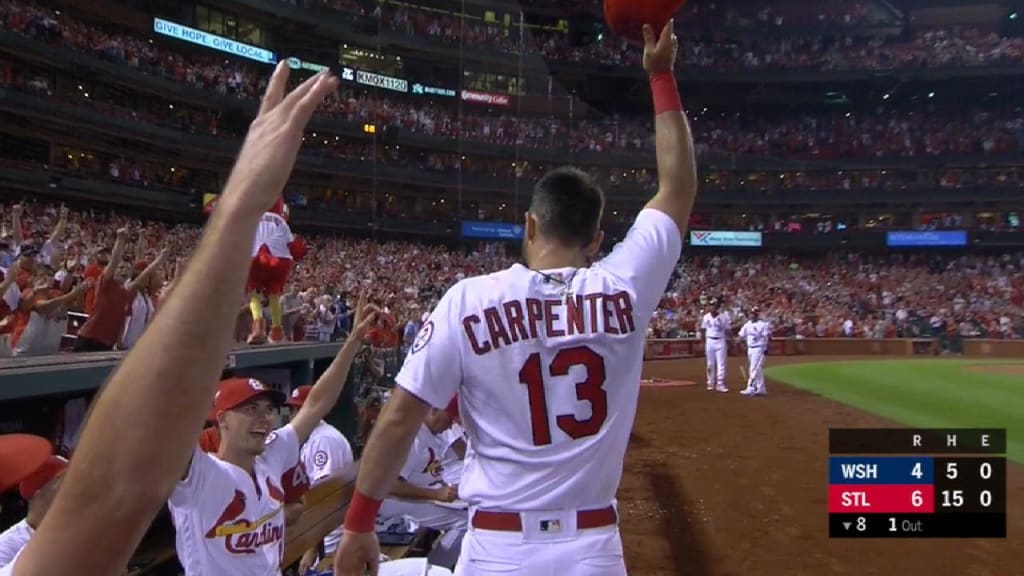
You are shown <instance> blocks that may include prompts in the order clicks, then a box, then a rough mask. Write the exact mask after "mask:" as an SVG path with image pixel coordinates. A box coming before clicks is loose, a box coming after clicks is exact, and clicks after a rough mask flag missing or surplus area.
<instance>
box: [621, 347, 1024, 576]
mask: <svg viewBox="0 0 1024 576" xmlns="http://www.w3.org/2000/svg"><path fill="white" fill-rule="evenodd" d="M832 359H835V358H824V357H797V358H792V359H789V358H782V357H779V358H773V359H771V360H770V362H771V364H772V365H779V364H782V363H786V362H795V361H799V362H807V361H825V360H832ZM842 359H844V360H849V359H850V358H849V357H844V358H842ZM873 359H875V360H877V359H879V358H878V357H873ZM738 360H739V359H738V358H730V363H729V382H728V384H729V386H730V388H731V389H732V392H731V393H729V394H718V393H713V392H708V391H707V390H705V389H704V386H703V385H699V384H700V383H701V382H703V380H704V366H705V364H704V359H703V358H697V359H692V360H676V361H662V362H657V363H651V364H648V366H647V368H646V369H645V376H648V377H651V376H653V377H661V378H671V379H688V380H695V381H697V382H698V385H697V386H687V387H682V388H642V389H641V391H640V405H639V409H638V413H637V420H636V425H635V426H634V429H633V437H632V439H631V442H630V445H629V450H628V452H627V456H626V465H625V473H624V476H623V480H622V487H621V489H620V491H619V508H620V511H621V513H622V534H623V541H624V545H625V548H626V563H627V566H628V568H629V573H630V574H634V575H636V576H655V575H659V576H660V575H665V576H668V575H673V576H676V575H678V576H829V575H843V574H857V575H859V576H868V575H878V576H889V575H899V576H918V575H920V576H933V575H934V576H940V575H941V576H949V575H956V576H1013V575H1021V574H1024V545H1022V544H1021V542H1020V538H1022V537H1024V505H1022V504H1021V503H1024V469H1022V467H1021V466H1019V465H1016V464H1014V463H1012V462H1011V463H1010V464H1009V465H1008V468H1009V471H1008V479H1007V502H1008V504H1007V512H1008V519H1007V530H1008V538H1006V539H1005V540H944V539H936V540H909V539H898V540H853V539H847V540H842V539H836V540H830V539H829V537H828V498H827V497H828V429H829V428H830V427H879V428H882V427H898V426H900V425H899V424H898V423H896V422H892V421H889V420H884V419H882V418H878V417H875V416H873V415H871V414H868V413H865V412H862V411H860V410H857V409H855V408H850V407H847V406H845V405H842V404H839V403H836V402H833V401H831V400H827V399H825V398H821V397H819V396H815V395H813V394H810V393H808V392H804V391H802V390H798V389H795V388H790V387H787V386H783V385H780V384H778V383H775V382H771V381H769V383H768V394H769V396H767V397H764V398H747V397H744V396H741V395H739V394H738V391H739V390H740V389H741V388H742V383H741V382H740V380H741V376H740V373H739V364H738V363H737V362H738Z"/></svg>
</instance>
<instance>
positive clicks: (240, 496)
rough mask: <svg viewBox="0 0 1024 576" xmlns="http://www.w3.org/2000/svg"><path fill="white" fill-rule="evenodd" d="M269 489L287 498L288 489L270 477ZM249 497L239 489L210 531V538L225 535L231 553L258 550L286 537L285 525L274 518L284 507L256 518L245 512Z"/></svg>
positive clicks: (278, 498)
mask: <svg viewBox="0 0 1024 576" xmlns="http://www.w3.org/2000/svg"><path fill="white" fill-rule="evenodd" d="M267 492H268V494H269V496H270V497H271V498H273V499H274V500H276V501H278V502H283V501H284V493H283V492H282V491H281V489H280V488H278V487H277V486H275V485H274V483H273V482H271V481H270V479H269V478H268V479H267ZM245 508H246V498H245V493H243V492H242V491H241V490H235V495H234V498H232V499H231V502H230V503H229V504H228V505H227V506H226V507H225V508H224V512H222V513H221V515H220V517H218V518H217V522H216V523H214V525H213V527H212V528H210V529H209V530H208V531H207V532H206V537H207V538H224V548H225V549H226V550H227V551H228V553H229V554H255V553H256V551H257V550H259V549H260V548H261V547H263V546H266V545H268V544H275V543H279V542H282V541H283V540H284V526H283V525H281V524H278V523H276V522H274V519H275V517H276V516H278V514H279V513H280V511H281V509H280V508H276V509H275V510H274V511H273V512H270V513H268V514H265V515H264V516H263V517H262V518H259V519H258V520H256V521H255V522H253V521H251V520H247V519H246V518H243V517H242V516H243V515H244V514H245Z"/></svg>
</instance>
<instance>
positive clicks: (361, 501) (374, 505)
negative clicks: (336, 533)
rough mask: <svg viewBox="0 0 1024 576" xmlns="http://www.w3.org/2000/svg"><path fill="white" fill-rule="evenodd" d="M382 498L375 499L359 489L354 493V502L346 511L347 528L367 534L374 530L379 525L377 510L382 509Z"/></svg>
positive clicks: (350, 530)
mask: <svg viewBox="0 0 1024 576" xmlns="http://www.w3.org/2000/svg"><path fill="white" fill-rule="evenodd" d="M380 503H381V501H380V500H374V499H373V498H370V497H368V496H365V495H364V494H363V493H362V492H360V491H359V490H356V491H355V492H354V493H353V494H352V502H350V503H349V505H348V511H347V512H345V530H348V531H349V532H357V533H360V534H365V533H368V532H373V531H374V528H375V527H376V525H377V511H378V510H380Z"/></svg>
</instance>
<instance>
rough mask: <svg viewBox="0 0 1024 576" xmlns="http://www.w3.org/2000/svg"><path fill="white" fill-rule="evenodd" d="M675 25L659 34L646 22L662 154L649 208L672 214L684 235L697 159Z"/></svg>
mask: <svg viewBox="0 0 1024 576" xmlns="http://www.w3.org/2000/svg"><path fill="white" fill-rule="evenodd" d="M673 25H674V24H673V21H671V20H669V22H668V24H667V25H665V28H664V29H663V30H662V31H661V35H660V37H658V38H655V35H654V30H652V29H651V27H650V26H648V25H645V26H644V70H646V71H647V74H648V75H650V78H651V93H652V96H653V97H654V133H655V146H656V149H657V156H658V192H657V194H655V195H654V198H652V199H651V200H650V201H649V202H648V203H647V208H654V209H656V210H660V211H662V212H664V213H666V214H668V215H669V216H670V217H671V218H672V220H674V221H675V223H676V225H678V226H679V233H680V235H684V234H685V233H686V227H687V224H688V223H689V221H690V212H691V211H692V210H693V201H694V199H695V198H696V196H697V161H696V159H695V157H694V152H693V136H692V134H691V133H690V123H689V122H688V121H687V120H686V113H685V112H684V111H683V105H682V102H681V100H680V98H679V88H678V86H677V85H676V79H675V73H674V72H673V70H674V69H675V62H676V50H677V46H678V41H677V39H676V36H675V34H673V33H672V29H673V28H672V27H673Z"/></svg>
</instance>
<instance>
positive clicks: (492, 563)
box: [455, 524, 626, 576]
mask: <svg viewBox="0 0 1024 576" xmlns="http://www.w3.org/2000/svg"><path fill="white" fill-rule="evenodd" d="M563 526H565V525H564V524H563ZM499 574H500V575H502V576H512V575H513V574H514V575H517V576H519V575H527V576H626V562H625V559H624V556H623V551H622V539H621V537H620V536H619V529H618V526H606V527H603V528H592V529H588V530H579V531H576V530H563V531H562V532H560V533H558V534H552V535H539V534H534V535H528V534H526V533H523V532H500V531H494V530H479V529H476V528H472V527H471V528H470V530H469V532H468V533H467V534H466V538H465V539H464V540H463V541H462V555H460V556H459V563H458V565H456V567H455V576H497V575H499Z"/></svg>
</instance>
